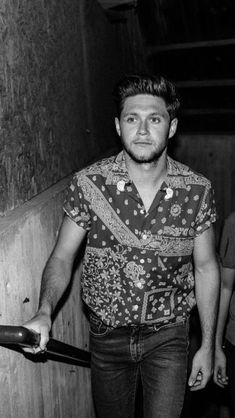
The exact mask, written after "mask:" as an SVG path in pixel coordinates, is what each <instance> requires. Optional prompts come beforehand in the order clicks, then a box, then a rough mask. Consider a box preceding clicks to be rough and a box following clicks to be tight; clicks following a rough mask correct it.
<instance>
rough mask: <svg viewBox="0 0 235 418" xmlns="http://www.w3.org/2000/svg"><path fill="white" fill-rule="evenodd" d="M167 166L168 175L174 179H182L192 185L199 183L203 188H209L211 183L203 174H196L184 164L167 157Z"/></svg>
mask: <svg viewBox="0 0 235 418" xmlns="http://www.w3.org/2000/svg"><path fill="white" fill-rule="evenodd" d="M168 164H169V166H170V174H171V175H173V176H176V177H178V176H179V177H182V178H184V179H187V180H188V181H189V182H190V181H191V182H192V183H200V184H202V185H205V186H210V185H211V181H210V180H209V179H208V178H207V177H205V176H204V175H203V174H201V173H198V172H197V171H196V170H194V169H192V168H191V167H189V166H188V165H186V164H183V163H181V162H179V161H176V160H174V159H173V158H171V157H168Z"/></svg>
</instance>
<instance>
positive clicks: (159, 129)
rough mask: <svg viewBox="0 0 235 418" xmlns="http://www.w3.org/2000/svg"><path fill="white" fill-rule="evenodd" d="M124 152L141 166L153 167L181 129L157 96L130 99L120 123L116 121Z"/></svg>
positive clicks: (141, 95)
mask: <svg viewBox="0 0 235 418" xmlns="http://www.w3.org/2000/svg"><path fill="white" fill-rule="evenodd" d="M115 124H116V129H117V133H118V135H119V136H120V137H121V140H122V144H123V147H124V150H125V151H126V152H127V154H128V155H129V156H130V157H131V158H132V160H134V161H135V162H137V163H151V162H153V161H157V160H158V159H159V157H160V156H161V155H162V153H163V152H164V150H165V149H166V147H167V144H168V138H171V137H172V136H173V135H174V133H175V131H176V128H177V119H173V120H172V121H170V116H169V113H168V111H167V109H166V104H165V101H164V100H163V99H162V98H160V97H157V96H151V95H145V94H138V95H136V96H133V97H128V98H127V99H126V100H125V102H124V106H123V110H122V113H121V116H120V120H119V119H117V118H116V119H115Z"/></svg>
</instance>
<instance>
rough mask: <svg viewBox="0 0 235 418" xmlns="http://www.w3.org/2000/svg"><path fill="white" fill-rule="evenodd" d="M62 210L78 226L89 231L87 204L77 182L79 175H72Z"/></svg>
mask: <svg viewBox="0 0 235 418" xmlns="http://www.w3.org/2000/svg"><path fill="white" fill-rule="evenodd" d="M63 210H64V212H65V213H66V215H68V216H69V217H70V219H72V220H73V221H74V222H76V224H77V225H78V226H81V227H82V228H83V229H85V230H87V231H89V230H90V224H91V221H90V219H91V216H90V211H89V204H88V202H87V201H86V199H85V197H84V193H83V190H82V187H81V186H80V184H79V176H78V175H74V177H73V179H72V181H71V182H70V184H69V186H68V187H67V190H66V197H65V201H64V205H63Z"/></svg>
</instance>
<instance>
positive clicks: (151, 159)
mask: <svg viewBox="0 0 235 418" xmlns="http://www.w3.org/2000/svg"><path fill="white" fill-rule="evenodd" d="M122 146H123V148H124V150H125V151H126V153H127V154H128V155H129V157H130V158H131V159H132V160H133V161H134V162H135V163H137V164H151V163H156V162H157V161H158V160H159V158H160V157H161V156H162V154H163V152H164V151H165V149H166V148H167V144H166V145H165V146H164V147H163V148H162V149H160V150H157V151H153V152H152V153H151V154H150V155H149V156H146V157H145V156H138V155H136V154H135V153H134V152H133V151H132V150H131V149H130V148H128V147H127V146H126V144H125V143H124V141H123V140H122Z"/></svg>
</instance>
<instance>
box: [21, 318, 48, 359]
mask: <svg viewBox="0 0 235 418" xmlns="http://www.w3.org/2000/svg"><path fill="white" fill-rule="evenodd" d="M23 326H24V327H25V328H28V329H29V330H31V331H34V332H37V333H38V334H40V337H41V338H40V344H39V346H38V347H32V348H29V347H24V348H23V350H24V351H25V352H26V353H32V354H37V353H42V352H45V351H46V345H47V343H48V341H49V332H50V329H51V317H50V315H48V314H46V313H40V312H38V313H37V314H36V315H35V316H34V317H33V318H32V319H31V320H30V321H28V322H26V323H25V324H23Z"/></svg>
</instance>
